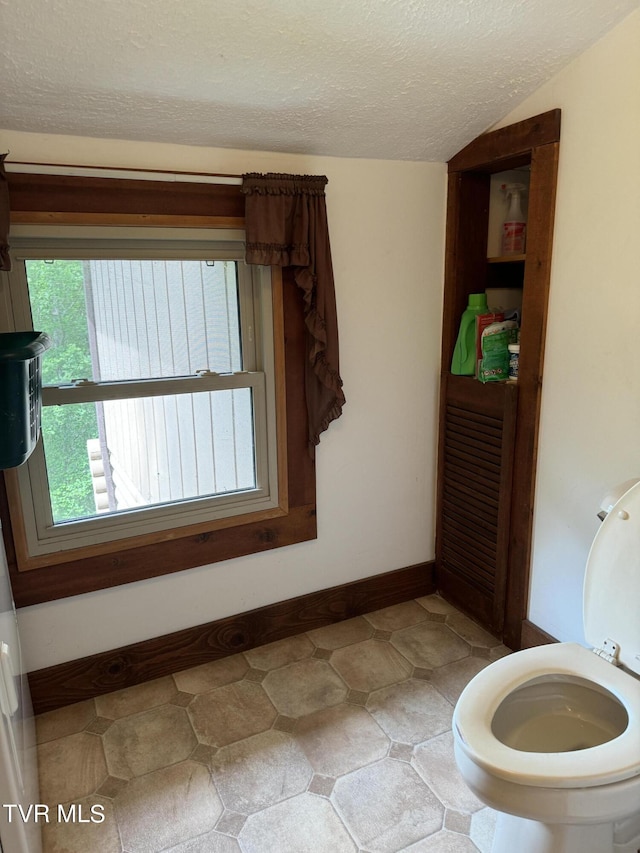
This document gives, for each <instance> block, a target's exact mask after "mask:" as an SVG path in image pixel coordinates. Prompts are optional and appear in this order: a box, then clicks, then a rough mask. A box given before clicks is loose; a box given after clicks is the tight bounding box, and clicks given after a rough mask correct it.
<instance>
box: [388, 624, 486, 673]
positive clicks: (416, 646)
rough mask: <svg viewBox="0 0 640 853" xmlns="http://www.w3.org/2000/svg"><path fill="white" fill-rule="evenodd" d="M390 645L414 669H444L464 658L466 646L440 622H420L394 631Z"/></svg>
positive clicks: (467, 648) (466, 652) (467, 647)
mask: <svg viewBox="0 0 640 853" xmlns="http://www.w3.org/2000/svg"><path fill="white" fill-rule="evenodd" d="M391 642H392V643H393V645H394V646H395V647H396V649H398V651H399V652H400V653H401V654H402V655H404V656H405V657H406V658H407V660H409V661H410V662H411V663H412V664H413V665H414V666H419V667H424V668H427V669H428V668H429V667H436V666H444V665H445V664H447V663H452V662H453V661H454V660H460V659H461V658H464V657H466V656H467V655H468V654H469V652H470V647H469V645H468V644H467V643H465V641H464V640H462V639H461V638H460V637H458V635H457V634H455V633H454V632H453V631H452V630H450V629H449V628H447V626H446V625H443V624H442V623H440V622H420V624H418V625H414V626H413V627H411V628H403V629H402V630H401V631H395V632H394V633H393V634H392V636H391Z"/></svg>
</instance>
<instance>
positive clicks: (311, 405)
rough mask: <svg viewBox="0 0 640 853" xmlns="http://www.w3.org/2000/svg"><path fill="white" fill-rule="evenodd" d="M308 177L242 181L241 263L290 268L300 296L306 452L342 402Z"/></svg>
mask: <svg viewBox="0 0 640 853" xmlns="http://www.w3.org/2000/svg"><path fill="white" fill-rule="evenodd" d="M326 184H327V178H325V177H324V176H314V175H279V174H271V173H270V174H266V175H259V174H247V175H243V179H242V192H243V193H244V194H245V228H246V235H247V248H246V260H247V263H249V264H265V265H267V266H271V265H273V266H281V267H293V268H294V278H295V282H296V284H297V285H298V287H299V288H300V290H301V291H302V296H303V299H304V316H305V323H306V326H307V332H308V338H309V341H308V357H307V363H306V372H305V379H306V382H305V385H306V397H307V412H308V416H309V451H310V453H311V455H312V456H313V454H314V451H315V446H316V445H317V444H318V443H319V441H320V433H322V432H323V431H324V430H325V429H327V427H328V426H329V424H330V423H331V421H333V420H335V419H336V418H339V417H340V415H341V414H342V407H343V405H344V403H345V397H344V394H343V392H342V380H341V378H340V374H339V353H338V318H337V314H336V299H335V286H334V281H333V267H332V264H331V248H330V245H329V228H328V224H327V210H326V204H325V192H324V188H325V186H326Z"/></svg>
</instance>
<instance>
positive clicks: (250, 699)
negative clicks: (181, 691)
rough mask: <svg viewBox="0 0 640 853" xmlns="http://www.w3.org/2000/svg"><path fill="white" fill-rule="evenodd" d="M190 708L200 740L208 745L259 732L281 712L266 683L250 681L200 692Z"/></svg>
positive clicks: (240, 738)
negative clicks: (272, 699) (270, 699)
mask: <svg viewBox="0 0 640 853" xmlns="http://www.w3.org/2000/svg"><path fill="white" fill-rule="evenodd" d="M278 671H280V670H278ZM187 711H188V714H189V716H190V718H191V722H192V724H193V728H194V731H195V733H196V736H197V738H198V740H199V741H200V742H201V743H206V744H208V745H209V746H227V745H228V744H230V743H235V741H237V740H242V739H243V738H246V737H251V735H257V734H258V733H259V732H263V731H266V730H267V729H270V728H271V726H272V725H273V723H274V721H275V719H276V717H277V716H278V712H277V711H276V709H275V708H274V707H273V705H272V703H271V702H270V701H269V697H268V696H267V694H266V693H265V691H264V690H263V686H262V685H261V684H254V683H253V682H248V681H238V682H236V683H235V684H228V685H226V687H218V688H217V689H216V690H212V691H210V692H209V693H201V694H200V695H199V696H196V698H195V699H194V700H193V702H192V703H191V704H190V705H189V707H188V709H187Z"/></svg>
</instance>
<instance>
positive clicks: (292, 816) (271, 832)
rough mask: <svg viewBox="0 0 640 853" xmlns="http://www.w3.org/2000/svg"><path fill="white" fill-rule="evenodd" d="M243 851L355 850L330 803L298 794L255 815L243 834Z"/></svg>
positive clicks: (347, 852)
mask: <svg viewBox="0 0 640 853" xmlns="http://www.w3.org/2000/svg"><path fill="white" fill-rule="evenodd" d="M239 838H240V843H241V845H242V849H243V851H244V853H321V851H322V853H324V851H326V853H356V851H357V847H356V845H355V844H354V843H353V840H352V839H351V838H350V836H349V833H348V832H347V830H346V829H345V828H344V826H343V825H342V823H341V822H340V820H339V819H338V816H337V815H336V813H335V812H334V810H333V808H332V807H331V804H330V803H329V801H328V800H326V799H324V798H323V797H318V796H315V795H314V794H299V795H298V796H297V797H293V798H292V799H290V800H285V802H283V803H279V804H278V805H277V806H272V807H271V808H269V809H265V811H262V812H258V813H257V814H255V815H252V816H251V817H250V818H249V820H248V821H247V823H246V824H245V826H244V828H243V830H242V832H241V833H240V836H239Z"/></svg>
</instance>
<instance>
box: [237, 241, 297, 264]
mask: <svg viewBox="0 0 640 853" xmlns="http://www.w3.org/2000/svg"><path fill="white" fill-rule="evenodd" d="M245 256H246V261H247V263H248V264H261V265H263V266H279V267H306V266H309V246H308V244H307V245H305V244H304V243H299V244H295V243H294V244H293V245H292V246H287V245H284V244H283V243H247V244H246V246H245Z"/></svg>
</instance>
